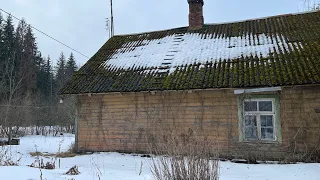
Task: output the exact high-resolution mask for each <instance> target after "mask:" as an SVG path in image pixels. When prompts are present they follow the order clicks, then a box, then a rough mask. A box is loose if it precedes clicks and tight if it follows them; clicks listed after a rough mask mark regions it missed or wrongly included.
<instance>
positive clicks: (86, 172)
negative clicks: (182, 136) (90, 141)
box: [0, 135, 320, 180]
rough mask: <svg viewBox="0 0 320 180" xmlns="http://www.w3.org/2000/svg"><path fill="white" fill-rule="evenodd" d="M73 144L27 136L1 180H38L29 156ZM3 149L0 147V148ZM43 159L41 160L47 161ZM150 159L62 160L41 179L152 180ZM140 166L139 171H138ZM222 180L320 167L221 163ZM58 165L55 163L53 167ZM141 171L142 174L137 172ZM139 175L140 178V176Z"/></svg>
mask: <svg viewBox="0 0 320 180" xmlns="http://www.w3.org/2000/svg"><path fill="white" fill-rule="evenodd" d="M73 142H74V136H73V135H64V136H61V137H44V136H27V137H23V138H21V145H19V146H9V147H6V148H9V150H10V152H12V154H13V155H14V156H16V157H21V161H20V166H18V167H15V166H14V167H12V166H11V167H0V179H1V180H9V179H10V180H11V179H14V180H38V179H40V171H39V169H37V168H31V167H28V166H27V165H30V164H31V163H32V162H34V160H35V159H36V158H35V157H31V156H30V155H29V153H30V152H34V151H36V149H37V150H38V151H40V152H43V153H56V152H58V151H59V145H60V147H61V148H60V151H66V150H67V149H68V148H69V146H70V144H71V143H73ZM1 148H3V147H0V149H1ZM50 160H51V159H50V158H44V161H45V162H46V161H50ZM149 162H150V159H148V158H142V157H141V156H139V155H124V154H119V153H96V154H91V155H81V156H76V157H72V158H65V159H61V163H60V165H61V167H60V168H58V167H57V169H55V170H42V173H43V179H47V180H69V179H72V178H73V179H75V180H96V179H99V177H100V179H102V180H122V179H124V180H129V179H130V180H151V179H152V175H151V172H150V171H149ZM74 165H77V166H78V167H79V171H80V172H81V174H80V175H77V176H69V175H64V173H65V172H67V171H68V170H69V168H71V167H72V166H74ZM141 165H142V171H141ZM220 165H221V167H220V179H221V180H242V179H246V180H283V179H290V180H320V164H293V165H276V164H260V165H247V164H235V163H231V162H221V163H220ZM56 166H58V163H57V164H56ZM140 171H141V172H140ZM139 174H140V175H139Z"/></svg>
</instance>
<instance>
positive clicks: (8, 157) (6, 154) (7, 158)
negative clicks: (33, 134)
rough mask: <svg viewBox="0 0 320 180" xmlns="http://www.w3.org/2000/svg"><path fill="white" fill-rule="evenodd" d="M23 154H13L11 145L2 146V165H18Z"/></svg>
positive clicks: (0, 158)
mask: <svg viewBox="0 0 320 180" xmlns="http://www.w3.org/2000/svg"><path fill="white" fill-rule="evenodd" d="M21 158H22V156H21V155H17V154H13V153H12V152H11V150H10V147H7V146H1V147H0V166H18V165H19V164H20V160H21Z"/></svg>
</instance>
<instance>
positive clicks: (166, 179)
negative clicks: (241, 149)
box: [150, 133, 219, 180]
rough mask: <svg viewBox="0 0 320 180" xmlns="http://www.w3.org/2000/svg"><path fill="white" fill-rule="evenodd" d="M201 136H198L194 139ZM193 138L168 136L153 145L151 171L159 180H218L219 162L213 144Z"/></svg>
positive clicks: (170, 134)
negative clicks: (153, 155) (153, 154)
mask: <svg viewBox="0 0 320 180" xmlns="http://www.w3.org/2000/svg"><path fill="white" fill-rule="evenodd" d="M194 137H197V136H194ZM194 137H193V136H192V137H191V136H188V137H187V138H186V137H185V136H181V135H175V133H169V134H167V136H166V138H165V139H164V140H163V141H162V142H158V143H157V144H156V145H155V144H153V145H152V146H150V147H152V148H151V152H152V153H155V154H156V155H157V156H155V157H153V158H152V162H151V164H150V168H151V172H152V174H153V177H154V179H156V180H185V179H190V180H218V179H219V160H218V153H217V150H216V148H214V146H213V145H212V143H210V142H208V141H206V140H205V138H204V139H200V138H198V137H197V138H194Z"/></svg>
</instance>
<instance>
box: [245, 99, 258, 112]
mask: <svg viewBox="0 0 320 180" xmlns="http://www.w3.org/2000/svg"><path fill="white" fill-rule="evenodd" d="M257 109H258V108H257V101H245V102H244V111H257Z"/></svg>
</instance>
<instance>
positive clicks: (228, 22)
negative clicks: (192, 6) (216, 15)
mask: <svg viewBox="0 0 320 180" xmlns="http://www.w3.org/2000/svg"><path fill="white" fill-rule="evenodd" d="M315 12H320V10H312V11H303V12H296V13H287V14H278V15H272V16H265V17H258V18H251V19H245V20H239V21H227V22H219V23H208V24H205V25H221V24H232V23H240V22H246V21H256V20H262V19H269V18H275V17H283V16H285V17H287V16H295V15H300V14H311V13H315Z"/></svg>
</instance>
